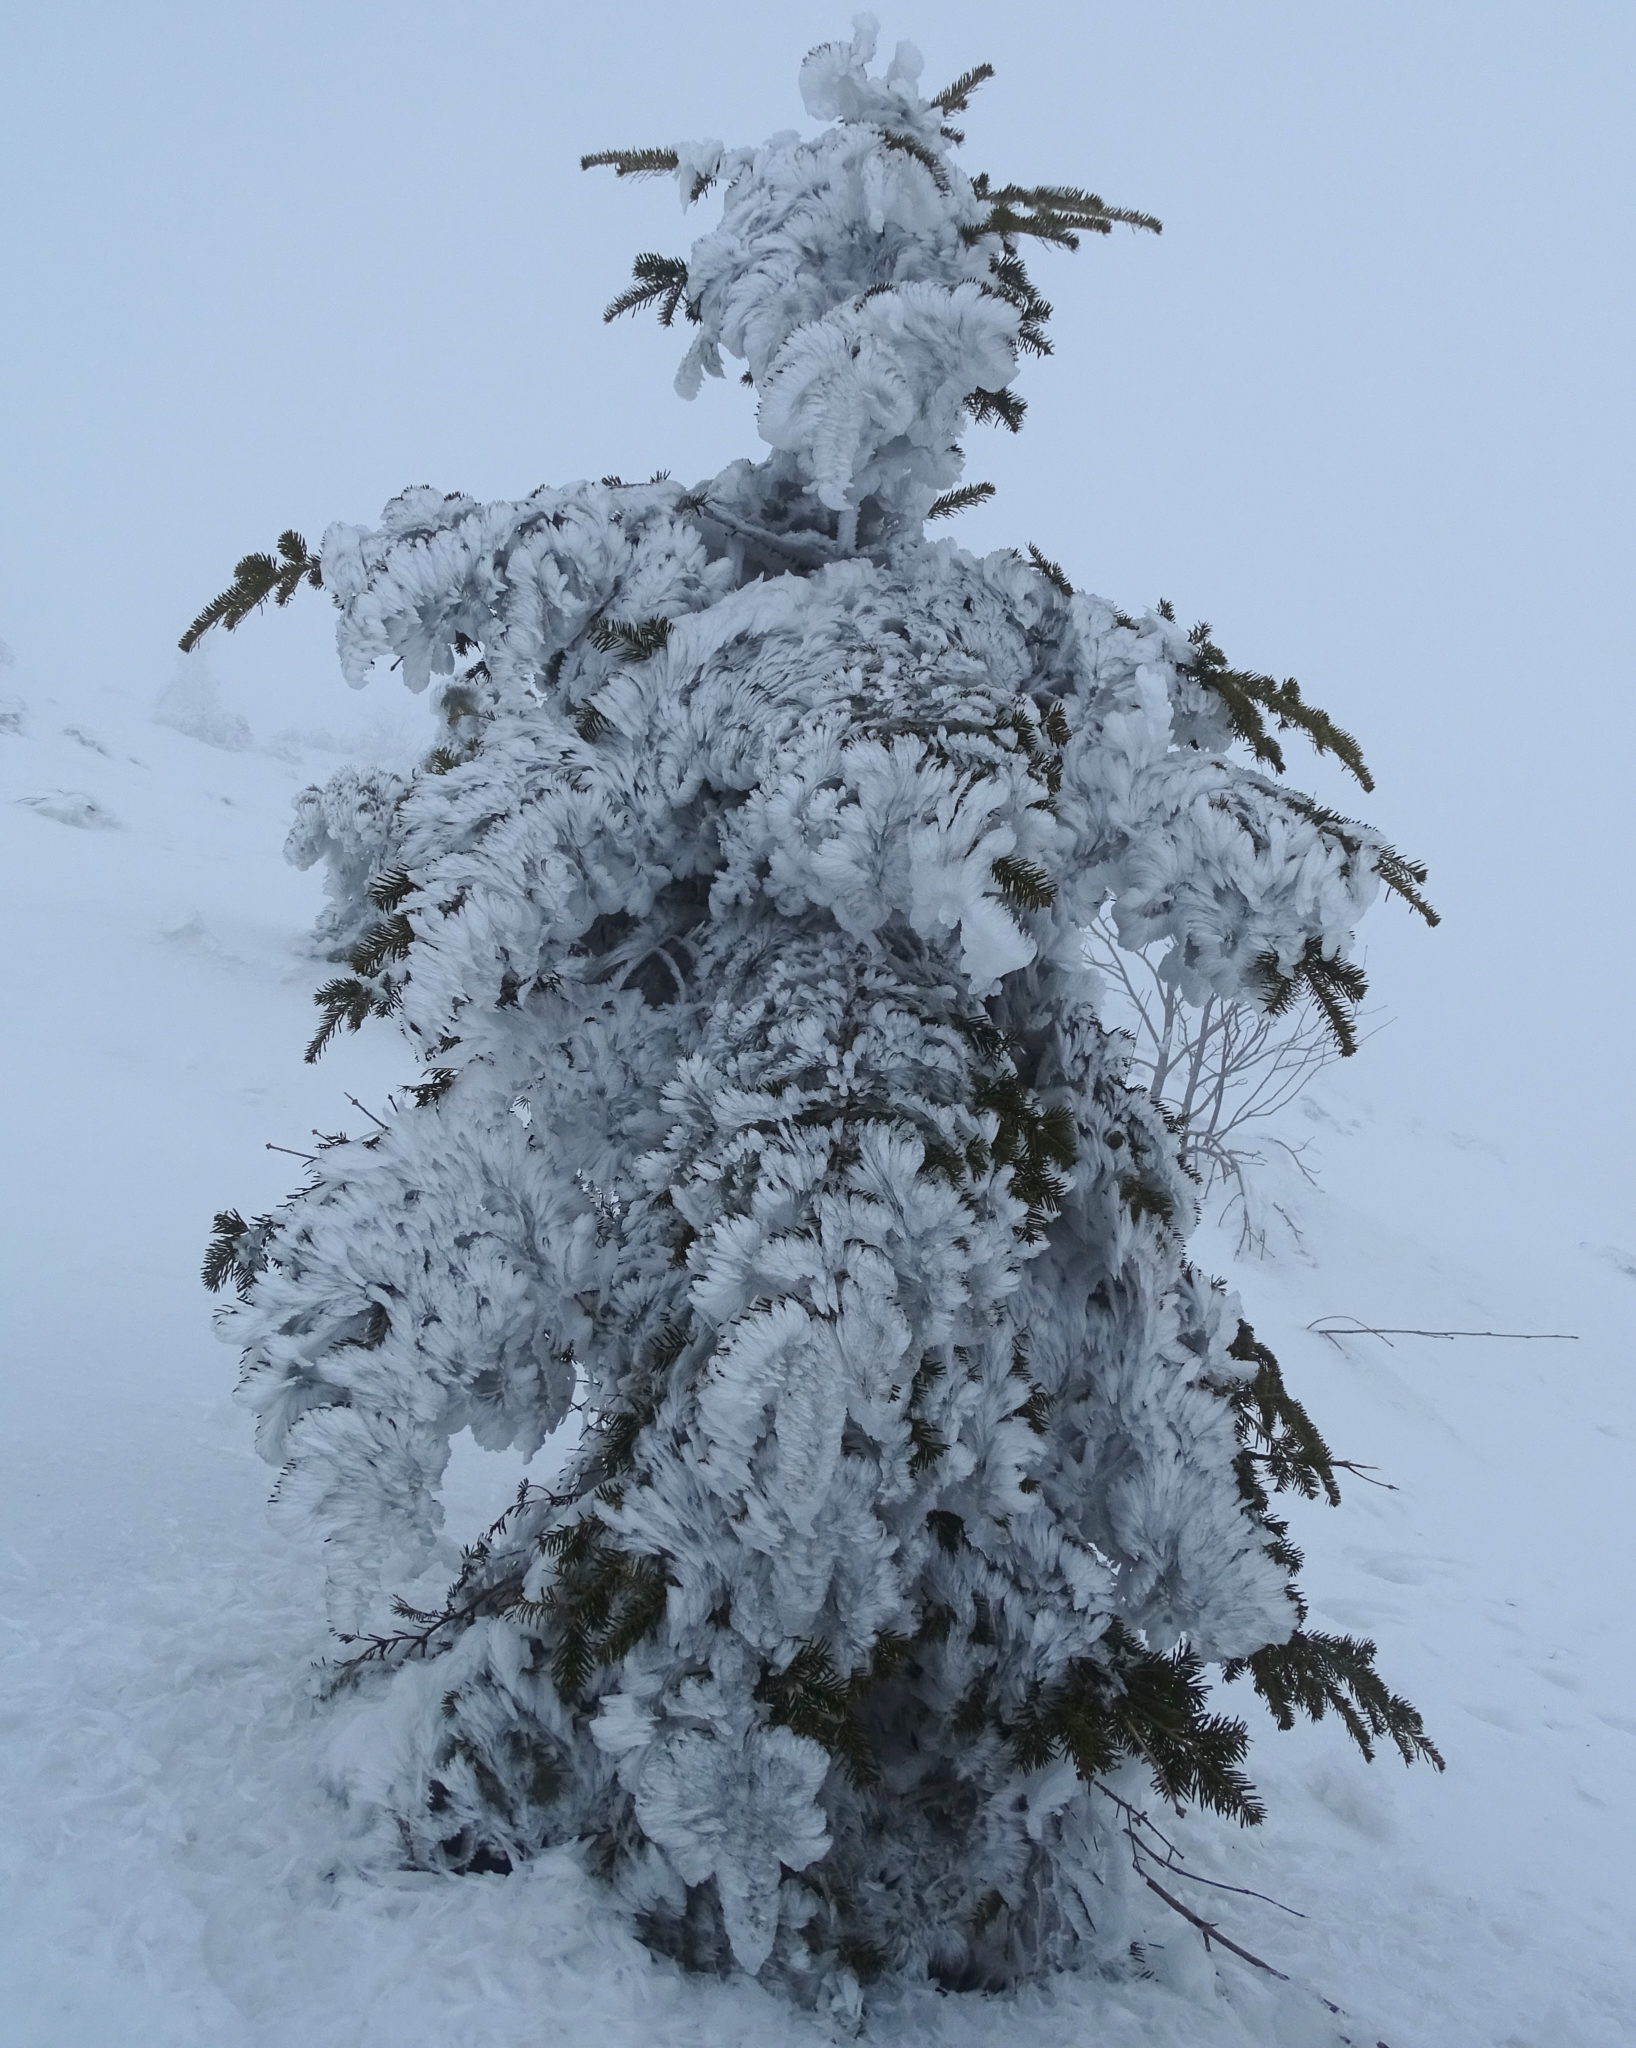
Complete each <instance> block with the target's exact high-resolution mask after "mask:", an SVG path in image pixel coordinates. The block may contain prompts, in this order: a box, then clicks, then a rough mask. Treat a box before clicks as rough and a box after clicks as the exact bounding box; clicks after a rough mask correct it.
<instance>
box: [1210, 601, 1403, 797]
mask: <svg viewBox="0 0 1636 2048" xmlns="http://www.w3.org/2000/svg"><path fill="white" fill-rule="evenodd" d="M1187 638H1188V642H1189V644H1190V645H1191V646H1192V648H1193V659H1192V661H1191V662H1190V663H1189V664H1188V665H1187V668H1186V671H1185V672H1186V673H1187V674H1188V675H1190V676H1192V677H1193V679H1194V681H1195V682H1198V683H1202V684H1203V686H1204V687H1205V689H1207V690H1210V691H1213V692H1214V694H1215V695H1216V696H1217V697H1219V698H1220V699H1221V702H1222V705H1223V707H1224V708H1225V710H1226V712H1227V720H1228V723H1229V724H1230V725H1231V726H1232V728H1233V731H1234V733H1235V734H1236V735H1237V737H1238V738H1239V739H1241V740H1242V741H1243V742H1244V744H1245V745H1246V746H1247V747H1248V748H1249V749H1250V752H1251V753H1252V754H1254V756H1255V758H1256V759H1257V760H1258V761H1260V762H1262V763H1264V764H1265V766H1267V767H1269V768H1271V769H1272V771H1273V773H1274V774H1275V775H1282V774H1283V772H1284V750H1283V748H1282V747H1280V746H1279V744H1278V742H1277V741H1276V740H1275V739H1274V738H1273V736H1272V734H1271V733H1270V732H1268V730H1267V717H1268V716H1269V715H1270V716H1271V718H1272V719H1273V721H1274V723H1275V724H1276V725H1277V727H1278V730H1279V731H1280V732H1288V731H1291V730H1294V731H1297V732H1301V733H1304V734H1305V735H1306V738H1307V739H1308V741H1309V742H1310V743H1311V745H1312V748H1313V751H1314V752H1315V753H1319V754H1333V755H1334V756H1335V758H1336V759H1337V760H1338V761H1339V762H1340V763H1341V765H1342V767H1344V768H1345V769H1346V770H1347V771H1348V773H1349V774H1351V775H1353V776H1355V777H1356V778H1357V780H1358V781H1359V782H1361V783H1362V784H1363V786H1364V788H1365V789H1373V788H1374V786H1375V779H1374V777H1373V776H1372V775H1371V774H1370V773H1369V770H1368V769H1367V768H1366V767H1365V766H1364V761H1363V754H1362V751H1361V750H1360V748H1359V746H1358V743H1357V741H1356V740H1355V739H1353V737H1352V735H1351V734H1350V733H1347V732H1342V730H1341V728H1340V727H1339V726H1338V725H1337V724H1336V723H1335V721H1334V720H1333V719H1332V718H1331V717H1330V716H1329V713H1328V712H1327V711H1320V710H1319V709H1318V707H1317V706H1316V705H1315V704H1308V703H1307V702H1306V701H1305V700H1304V699H1303V697H1302V695H1301V686H1300V684H1299V683H1297V682H1296V680H1295V678H1294V677H1293V676H1286V677H1285V678H1284V680H1283V681H1282V682H1281V683H1279V682H1275V681H1274V680H1273V678H1272V677H1271V676H1263V675H1256V674H1254V673H1253V672H1252V671H1251V670H1249V669H1239V668H1229V667H1228V666H1227V657H1226V655H1225V654H1223V653H1222V651H1221V649H1220V648H1219V647H1218V646H1217V645H1216V644H1215V642H1214V641H1213V640H1212V639H1211V638H1210V628H1209V625H1208V624H1207V623H1206V622H1205V621H1204V620H1202V619H1201V620H1200V621H1199V623H1198V624H1197V625H1196V626H1195V627H1194V628H1193V629H1192V631H1191V632H1190V633H1189V634H1188V636H1187Z"/></svg>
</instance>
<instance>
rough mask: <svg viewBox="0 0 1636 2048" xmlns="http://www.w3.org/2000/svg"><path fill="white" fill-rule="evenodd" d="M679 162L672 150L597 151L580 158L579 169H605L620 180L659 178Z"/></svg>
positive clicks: (674, 167)
mask: <svg viewBox="0 0 1636 2048" xmlns="http://www.w3.org/2000/svg"><path fill="white" fill-rule="evenodd" d="M680 161H681V159H680V158H679V157H678V156H677V154H676V152H675V150H673V149H599V150H596V151H595V152H593V154H592V155H590V156H582V157H581V158H580V160H579V167H580V169H581V170H582V171H594V170H599V169H601V168H604V167H607V168H610V169H612V170H613V172H614V173H615V175H616V176H618V177H621V178H660V177H663V176H664V174H665V172H666V171H673V170H675V169H676V167H677V165H678V164H679V163H680Z"/></svg>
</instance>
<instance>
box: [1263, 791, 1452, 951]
mask: <svg viewBox="0 0 1636 2048" xmlns="http://www.w3.org/2000/svg"><path fill="white" fill-rule="evenodd" d="M1279 795H1280V796H1281V797H1282V798H1283V800H1284V802H1285V804H1286V805H1287V806H1288V807H1289V809H1290V810H1292V811H1293V812H1294V813H1295V815H1296V816H1297V817H1298V818H1305V819H1306V820H1307V822H1308V823H1309V824H1312V825H1316V826H1317V827H1318V830H1319V831H1320V832H1324V833H1327V834H1328V836H1329V837H1330V838H1331V839H1334V840H1337V841H1338V842H1339V843H1340V844H1341V845H1342V846H1343V847H1345V849H1346V851H1347V852H1348V853H1350V854H1353V855H1356V854H1359V853H1361V852H1362V851H1363V844H1364V842H1363V839H1362V838H1361V837H1360V834H1361V833H1362V832H1363V831H1364V829H1365V828H1364V827H1363V826H1361V825H1360V824H1359V823H1358V822H1357V820H1356V819H1355V818H1343V817H1342V816H1341V814H1340V812H1339V811H1332V810H1330V809H1329V808H1328V806H1327V805H1325V804H1319V803H1314V802H1313V800H1312V799H1311V797H1306V796H1301V795H1299V794H1298V793H1297V792H1296V791H1294V790H1292V789H1286V790H1280V792H1279ZM1371 852H1372V856H1373V866H1374V871H1375V873H1376V874H1377V875H1378V876H1379V877H1380V879H1381V881H1382V882H1383V883H1384V884H1385V886H1386V887H1387V888H1388V889H1390V890H1391V892H1392V894H1393V895H1394V896H1400V897H1401V898H1402V899H1403V901H1404V902H1405V903H1407V904H1408V906H1409V908H1410V909H1411V910H1413V911H1414V912H1415V913H1416V914H1417V915H1418V916H1420V917H1423V918H1424V919H1425V920H1426V922H1427V924H1429V925H1438V924H1441V923H1442V919H1441V918H1440V917H1439V916H1438V914H1437V912H1436V911H1435V910H1434V909H1433V908H1432V906H1431V905H1430V904H1429V903H1428V902H1427V901H1426V898H1425V895H1424V893H1423V892H1424V889H1425V883H1426V867H1425V863H1424V862H1423V861H1418V860H1409V859H1407V858H1405V856H1404V855H1403V854H1401V853H1399V852H1397V851H1396V849H1395V848H1393V847H1390V846H1383V847H1377V848H1372V849H1371Z"/></svg>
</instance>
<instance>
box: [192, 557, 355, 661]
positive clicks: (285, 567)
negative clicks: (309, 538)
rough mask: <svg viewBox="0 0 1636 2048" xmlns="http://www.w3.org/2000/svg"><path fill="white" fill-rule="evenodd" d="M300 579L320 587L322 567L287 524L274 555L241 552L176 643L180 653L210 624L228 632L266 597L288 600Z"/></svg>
mask: <svg viewBox="0 0 1636 2048" xmlns="http://www.w3.org/2000/svg"><path fill="white" fill-rule="evenodd" d="M303 583H306V584H307V585H308V586H309V588H311V589H313V590H322V589H323V587H324V575H323V567H322V564H321V562H320V560H319V557H318V556H317V555H315V554H312V553H311V552H310V551H309V550H308V547H307V543H306V542H305V541H304V540H303V539H302V538H301V536H300V534H298V533H297V532H296V531H295V529H294V527H287V528H286V529H285V531H284V532H283V533H281V534H280V535H279V537H278V553H277V555H276V556H274V555H245V556H244V557H243V558H242V559H241V560H240V562H239V565H238V567H237V568H236V569H235V570H234V571H233V580H232V582H231V583H230V584H228V586H227V588H226V589H225V590H224V591H223V592H222V593H221V595H220V596H219V597H213V598H212V599H211V600H210V602H209V604H207V605H206V606H205V608H204V610H203V611H202V612H200V614H199V616H198V617H197V618H196V619H195V620H194V621H193V624H192V625H191V626H189V627H188V629H187V631H186V632H185V633H184V634H183V635H182V637H181V639H180V640H179V641H178V642H177V645H178V646H179V647H180V648H181V650H182V652H183V653H184V654H191V653H192V652H193V650H194V648H195V647H197V646H198V644H199V642H200V641H201V640H202V639H203V638H204V636H205V635H206V633H208V632H209V631H210V629H211V627H212V626H224V627H225V628H226V629H227V631H228V632H229V633H231V632H232V631H233V629H234V628H235V627H236V626H241V625H243V623H244V621H245V620H246V619H247V618H248V617H249V616H250V614H251V613H252V612H253V611H256V610H258V609H259V608H260V607H261V606H262V605H264V604H265V603H266V602H267V600H268V598H271V599H272V600H273V602H274V604H277V605H286V604H288V603H289V601H290V599H291V598H292V597H294V595H295V593H296V592H297V590H299V589H300V587H301V585H302V584H303Z"/></svg>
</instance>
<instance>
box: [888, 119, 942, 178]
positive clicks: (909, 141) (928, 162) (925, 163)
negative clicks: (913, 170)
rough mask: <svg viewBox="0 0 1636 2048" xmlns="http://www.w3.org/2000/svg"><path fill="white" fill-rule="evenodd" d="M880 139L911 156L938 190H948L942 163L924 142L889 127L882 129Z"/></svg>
mask: <svg viewBox="0 0 1636 2048" xmlns="http://www.w3.org/2000/svg"><path fill="white" fill-rule="evenodd" d="M881 141H882V142H884V143H885V144H886V147H887V148H888V149H895V150H897V151H898V152H899V153H900V154H901V155H903V156H909V157H913V158H914V160H915V162H916V163H917V164H919V165H920V167H921V169H922V170H923V171H924V172H925V173H926V175H927V176H928V177H929V178H930V179H931V181H932V183H933V184H934V185H935V186H936V187H937V189H938V191H939V192H947V191H948V189H949V174H948V172H947V171H946V170H944V168H943V166H942V164H941V163H939V162H938V160H937V156H936V154H935V153H934V152H933V151H932V150H929V149H928V148H927V147H926V145H925V143H923V142H921V141H919V140H918V139H917V138H916V137H915V136H913V135H899V134H897V133H895V132H894V131H893V130H892V129H889V128H888V129H884V130H883V131H882V133H881Z"/></svg>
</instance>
